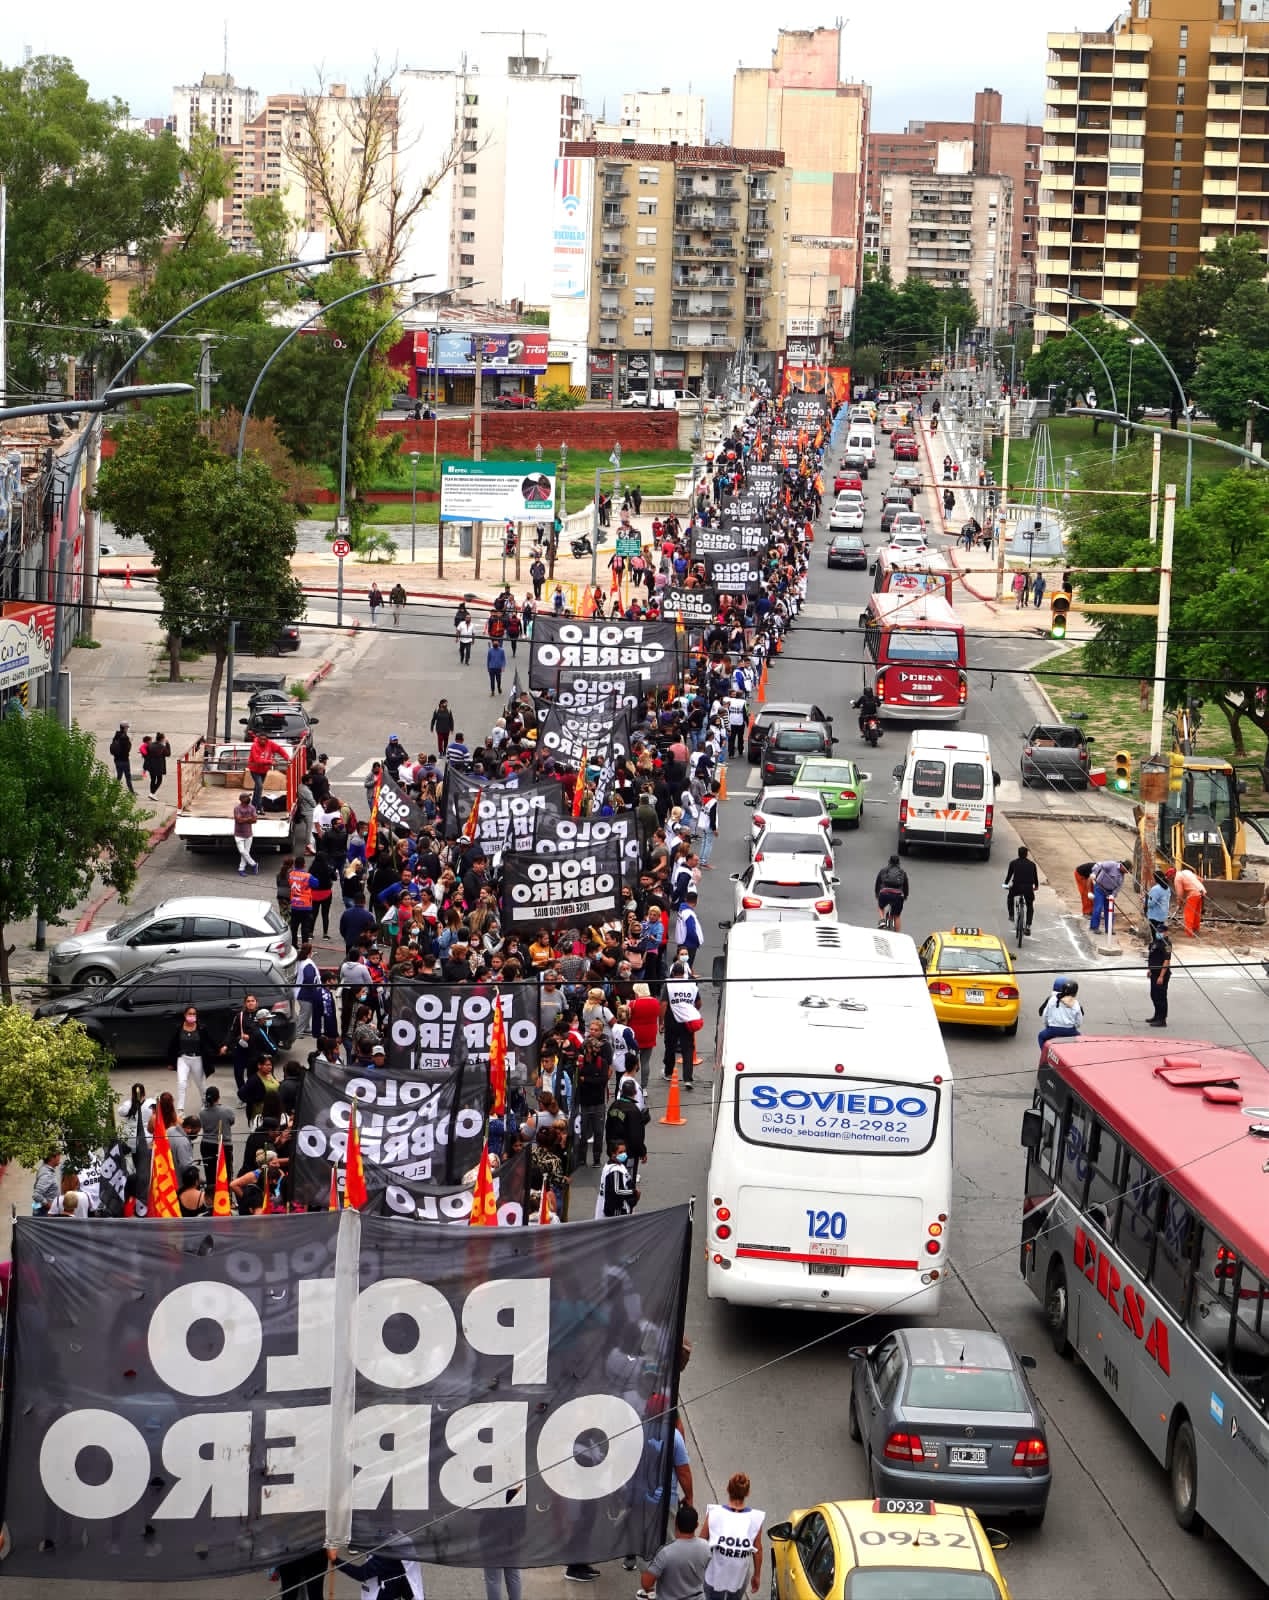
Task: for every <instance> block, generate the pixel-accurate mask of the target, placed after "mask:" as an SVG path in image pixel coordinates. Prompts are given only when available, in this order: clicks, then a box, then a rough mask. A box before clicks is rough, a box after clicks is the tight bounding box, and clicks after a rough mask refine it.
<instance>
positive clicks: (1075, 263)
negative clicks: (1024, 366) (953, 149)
mask: <svg viewBox="0 0 1269 1600" xmlns="http://www.w3.org/2000/svg"><path fill="white" fill-rule="evenodd" d="M1048 47H1049V60H1048V78H1047V87H1046V92H1045V110H1044V133H1045V142H1044V151H1043V155H1044V168H1043V173H1042V176H1041V183H1040V237H1039V244H1040V259H1039V262H1038V282H1037V287H1036V309H1037V313H1038V314H1037V317H1036V331H1037V333H1041V334H1043V333H1054V332H1060V331H1061V330H1062V329H1063V328H1064V327H1065V326H1066V325H1067V323H1068V321H1069V320H1070V317H1071V316H1072V315H1073V314H1080V313H1082V312H1083V311H1084V310H1085V309H1086V308H1084V307H1080V306H1078V305H1076V306H1073V305H1072V303H1071V302H1070V301H1069V300H1068V299H1067V298H1066V295H1065V294H1064V292H1063V291H1066V290H1069V291H1071V292H1073V293H1075V294H1079V295H1081V296H1083V297H1084V298H1086V299H1089V300H1095V301H1098V302H1100V303H1102V304H1104V305H1107V306H1111V307H1114V308H1116V309H1119V310H1123V311H1126V312H1128V313H1129V314H1131V312H1132V310H1133V308H1134V307H1135V306H1136V304H1137V300H1138V296H1139V295H1140V293H1141V291H1142V289H1144V288H1146V287H1147V286H1148V285H1149V284H1152V283H1161V282H1162V281H1164V280H1165V279H1166V278H1169V277H1174V276H1177V275H1182V276H1183V275H1184V274H1186V273H1188V272H1190V271H1191V270H1192V269H1193V268H1194V267H1195V265H1196V264H1197V263H1198V261H1199V260H1200V259H1201V257H1202V253H1203V251H1204V250H1207V249H1210V248H1211V246H1212V244H1213V243H1214V241H1215V240H1216V239H1217V238H1219V237H1220V236H1221V235H1222V234H1228V233H1236V232H1245V231H1251V232H1254V233H1255V234H1256V236H1257V238H1259V239H1260V240H1261V243H1262V248H1265V249H1269V181H1267V180H1266V178H1265V172H1266V168H1267V167H1269V90H1267V89H1266V83H1267V82H1269V8H1266V6H1265V4H1264V3H1263V0H1131V3H1130V6H1129V8H1128V10H1127V11H1125V13H1124V14H1123V16H1121V17H1120V18H1118V19H1117V21H1116V22H1115V24H1114V25H1113V27H1112V28H1111V29H1110V30H1109V31H1108V32H1105V33H1051V34H1049V36H1048Z"/></svg>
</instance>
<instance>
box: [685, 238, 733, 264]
mask: <svg viewBox="0 0 1269 1600" xmlns="http://www.w3.org/2000/svg"><path fill="white" fill-rule="evenodd" d="M735 254H736V246H735V245H734V244H733V243H732V242H731V240H730V239H715V240H713V241H712V242H707V243H701V244H680V243H679V242H678V240H677V239H676V240H675V242H674V255H675V258H676V260H677V259H681V260H686V261H690V260H693V259H695V260H697V261H709V260H719V259H726V258H727V257H729V256H734V255H735Z"/></svg>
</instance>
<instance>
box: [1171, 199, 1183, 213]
mask: <svg viewBox="0 0 1269 1600" xmlns="http://www.w3.org/2000/svg"><path fill="white" fill-rule="evenodd" d="M1172 215H1173V216H1174V217H1179V216H1180V215H1181V196H1180V195H1179V194H1174V195H1173V196H1172Z"/></svg>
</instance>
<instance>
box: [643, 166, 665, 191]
mask: <svg viewBox="0 0 1269 1600" xmlns="http://www.w3.org/2000/svg"><path fill="white" fill-rule="evenodd" d="M660 178H661V174H660V173H659V172H658V171H657V169H656V168H655V167H640V168H639V182H640V183H641V184H643V185H644V186H645V187H647V186H649V185H652V184H655V183H658V182H660Z"/></svg>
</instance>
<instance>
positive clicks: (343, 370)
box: [215, 279, 388, 468]
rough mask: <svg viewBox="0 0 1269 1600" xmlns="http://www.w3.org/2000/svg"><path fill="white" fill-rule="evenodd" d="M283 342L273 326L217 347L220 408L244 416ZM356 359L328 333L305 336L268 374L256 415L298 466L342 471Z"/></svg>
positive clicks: (253, 330)
mask: <svg viewBox="0 0 1269 1600" xmlns="http://www.w3.org/2000/svg"><path fill="white" fill-rule="evenodd" d="M317 281H318V282H319V283H320V282H321V280H320V279H318V280H317ZM306 309H308V308H307V307H306ZM385 314H386V313H385ZM285 336H286V330H285V329H282V328H274V327H272V326H269V325H264V324H262V325H261V326H260V327H256V328H250V327H243V328H240V329H239V330H238V333H237V335H236V336H235V337H234V338H233V339H226V340H225V341H224V343H223V344H220V345H218V346H217V347H216V368H217V371H218V372H219V374H220V377H219V380H218V382H217V384H216V390H215V394H216V400H217V403H218V404H219V405H221V406H222V407H225V408H227V409H228V408H233V409H236V410H237V411H238V412H239V413H241V411H242V408H243V406H245V405H246V403H247V396H248V395H249V394H250V393H251V386H252V384H253V383H254V382H255V380H256V375H257V373H258V372H259V371H260V368H261V367H262V366H263V365H264V363H265V362H266V361H267V360H268V358H269V356H270V355H271V354H272V353H273V351H274V350H276V349H277V347H278V345H279V344H280V343H281V342H282V340H283V339H284V338H285ZM384 337H385V338H387V337H388V336H387V335H386V334H385V335H384ZM356 354H357V352H356V350H350V349H348V348H346V347H345V348H344V349H342V350H339V349H336V348H334V346H333V342H332V339H331V337H330V335H329V333H327V332H326V331H325V330H317V331H315V332H313V333H312V334H308V333H302V334H300V336H299V337H298V338H297V339H292V341H291V342H290V344H289V345H287V347H286V349H285V350H284V351H283V352H282V354H281V355H280V356H279V357H278V358H277V360H276V361H275V362H274V363H273V364H272V366H270V368H269V370H268V372H267V373H266V374H265V379H264V382H263V383H262V384H261V385H260V392H259V394H258V395H257V396H256V399H255V403H254V405H253V406H252V415H253V416H257V417H272V418H273V419H274V421H275V422H276V423H277V427H278V432H279V434H280V435H281V437H282V442H283V443H284V444H285V445H286V448H287V450H288V451H289V452H290V454H291V455H292V456H293V457H294V458H295V459H296V460H297V461H303V462H308V463H309V464H311V465H316V464H317V463H319V462H320V463H322V464H323V465H326V466H330V465H332V464H334V466H335V467H336V468H337V467H338V465H339V427H340V417H341V415H342V412H343V407H344V385H345V384H346V383H347V381H348V373H349V371H350V369H351V367H352V363H353V360H354V358H355V356H356Z"/></svg>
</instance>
